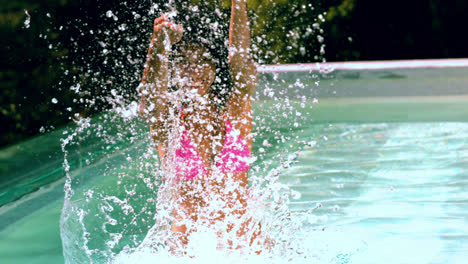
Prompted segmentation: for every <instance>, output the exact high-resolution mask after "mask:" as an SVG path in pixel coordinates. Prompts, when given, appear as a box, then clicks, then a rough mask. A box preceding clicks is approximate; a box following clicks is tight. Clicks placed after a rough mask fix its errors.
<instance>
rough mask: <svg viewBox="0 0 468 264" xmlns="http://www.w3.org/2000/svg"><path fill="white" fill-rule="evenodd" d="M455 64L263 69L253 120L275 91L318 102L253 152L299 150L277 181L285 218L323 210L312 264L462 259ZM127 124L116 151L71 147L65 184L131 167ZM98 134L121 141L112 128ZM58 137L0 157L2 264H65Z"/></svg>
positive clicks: (460, 113)
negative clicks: (289, 195) (283, 191)
mask: <svg viewBox="0 0 468 264" xmlns="http://www.w3.org/2000/svg"><path fill="white" fill-rule="evenodd" d="M437 62H440V61H437ZM458 62H459V61H458ZM462 62H463V61H462ZM464 63H465V64H463V63H462V64H461V65H453V64H448V62H447V63H446V64H443V65H439V66H438V67H420V66H418V65H416V66H411V65H410V63H408V62H406V63H402V64H400V65H394V66H393V67H390V66H391V65H392V63H382V64H381V65H379V64H378V63H374V64H365V65H363V64H361V65H362V66H361V68H359V67H357V66H353V65H352V64H347V66H346V65H344V66H339V65H338V66H337V65H332V66H333V67H335V68H337V70H335V71H333V72H329V71H328V69H327V66H326V65H325V66H323V65H322V68H321V71H322V73H320V70H319V71H309V70H310V68H307V67H315V66H314V65H313V66H310V65H309V66H307V65H306V66H301V67H302V68H301V67H297V66H294V67H290V68H271V67H270V68H268V69H266V70H265V73H263V74H262V75H261V78H260V80H261V85H260V87H261V89H259V91H258V98H257V103H256V105H255V111H256V115H257V116H262V117H268V112H266V110H265V109H268V107H266V106H268V105H269V104H273V103H274V102H270V101H269V98H271V97H267V96H264V95H265V94H266V93H269V92H271V91H273V92H274V91H275V89H276V87H279V86H281V87H284V86H290V87H291V89H289V90H287V91H289V92H290V93H289V94H288V93H286V94H281V95H278V96H283V97H287V98H291V99H295V98H300V96H301V93H308V96H310V93H312V94H313V96H312V97H316V98H317V100H318V102H317V101H315V100H310V101H307V102H305V106H304V108H302V109H305V110H300V111H303V112H310V113H311V116H310V120H311V121H310V122H308V123H306V124H299V125H298V126H297V127H295V126H293V124H290V123H289V121H288V118H289V113H288V116H287V117H286V118H284V119H281V120H280V121H270V122H268V125H269V126H270V127H273V128H277V129H282V128H290V127H295V128H294V130H292V131H291V132H290V133H291V135H294V137H293V136H291V138H290V139H287V138H286V139H285V140H284V141H283V142H281V143H277V144H273V146H271V147H269V148H266V147H265V146H263V144H262V142H264V141H265V139H268V137H270V136H272V135H269V134H268V133H263V134H261V135H260V137H259V138H257V140H256V143H255V150H254V151H255V153H259V152H261V151H262V150H261V149H262V148H266V150H263V151H265V152H266V153H267V154H265V155H264V156H263V157H264V159H268V157H270V156H274V155H276V154H278V152H280V151H282V148H281V146H282V145H294V146H293V147H292V148H293V149H297V151H296V153H297V157H295V158H294V160H293V162H292V163H291V164H290V166H288V168H286V169H284V170H282V172H281V177H280V179H281V181H282V182H283V183H286V184H287V185H289V186H290V187H291V188H292V189H293V190H295V191H297V192H298V193H299V195H297V196H296V197H295V198H294V199H292V200H291V203H290V208H291V209H292V210H293V211H303V210H309V209H311V208H315V207H316V206H317V204H320V205H321V207H320V208H318V209H316V210H315V211H314V214H312V215H311V216H310V217H309V218H308V219H307V221H308V222H309V225H310V227H311V230H310V233H305V234H304V235H308V234H312V235H313V236H314V237H315V243H317V245H318V244H320V245H319V246H317V250H318V251H319V250H325V249H324V248H327V249H326V250H325V251H327V252H326V253H323V252H322V253H317V254H318V255H320V254H322V255H321V260H324V259H325V260H327V259H328V262H327V261H324V262H326V263H330V262H331V263H346V261H348V263H349V262H352V263H389V262H392V263H408V262H410V263H464V261H466V259H468V253H467V252H468V238H467V236H466V234H468V218H467V217H468V216H467V212H468V211H467V210H468V200H467V198H466V197H467V196H466V194H467V191H468V175H467V174H468V104H467V103H468V63H467V62H466V60H465V61H464ZM435 64H436V63H434V62H423V63H422V65H425V66H427V65H435ZM355 65H357V64H355ZM373 65H374V66H373ZM389 65H390V66H389ZM405 65H406V66H405ZM451 66H453V67H451ZM455 66H456V67H455ZM298 68H299V69H298ZM298 70H300V71H298ZM315 75H316V76H315ZM298 79H299V80H302V81H303V82H311V87H314V89H307V90H306V89H300V88H299V89H298V88H297V87H296V86H294V84H295V83H296V81H297V80H298ZM315 82H317V84H315ZM309 110H310V111H309ZM97 119H98V118H97ZM96 122H100V121H99V120H97V121H96ZM102 122H105V121H102ZM133 125H134V126H135V128H136V131H141V133H140V134H138V133H137V134H126V133H123V134H122V135H120V136H121V137H123V138H126V140H123V141H118V142H119V143H118V144H116V145H114V148H115V149H112V150H108V149H102V148H101V145H99V142H100V140H99V138H98V137H96V138H93V137H89V138H88V139H87V141H86V142H87V144H82V145H80V144H76V145H74V146H71V148H70V150H69V156H68V160H69V162H70V165H71V166H72V169H73V170H72V171H71V173H73V174H74V175H75V176H77V177H78V178H79V179H81V180H82V181H83V182H86V184H88V185H92V184H96V182H101V183H102V181H105V179H104V180H103V179H102V178H101V179H100V178H97V177H94V176H96V175H103V174H105V172H106V171H105V169H106V166H108V164H110V163H112V164H123V163H124V162H127V161H128V160H127V158H128V156H129V155H130V156H138V150H139V148H142V147H143V145H144V142H145V141H144V138H147V134H145V133H146V132H145V131H146V128H145V126H144V125H143V124H141V123H139V122H136V121H135V122H134V123H133ZM103 126H104V127H105V128H106V129H107V130H115V131H119V130H120V131H121V130H123V128H122V127H119V126H121V125H119V123H118V122H115V123H110V124H107V123H103ZM300 130H303V131H304V132H303V133H299V131H300ZM66 131H67V129H66V128H64V129H62V130H57V131H55V132H52V133H50V134H46V135H42V136H39V137H37V138H34V139H31V140H29V141H26V142H23V143H20V144H18V145H14V146H10V147H8V148H5V149H2V150H1V151H0V162H1V164H2V165H1V169H2V171H1V173H2V179H8V180H6V181H4V182H2V184H1V185H0V194H1V196H0V204H1V205H2V207H0V251H1V252H0V255H1V256H2V259H3V260H5V263H63V262H64V259H63V256H62V242H61V238H60V230H59V219H60V211H61V208H62V205H63V185H64V179H63V171H62V163H63V153H62V151H61V148H60V142H59V141H58V139H59V138H63V137H64V136H66V135H64V133H65V132H66ZM115 134H118V132H116V133H115ZM296 135H297V136H298V137H297V138H296V137H295V136H296ZM93 142H94V143H93ZM276 147H278V148H276ZM109 153H112V154H111V155H109ZM123 154H125V155H123ZM117 167H118V166H117ZM115 173H118V172H115ZM141 232H143V231H141ZM311 243H312V242H311ZM356 245H359V246H356ZM350 252H352V254H350ZM345 253H346V254H347V255H346V254H345Z"/></svg>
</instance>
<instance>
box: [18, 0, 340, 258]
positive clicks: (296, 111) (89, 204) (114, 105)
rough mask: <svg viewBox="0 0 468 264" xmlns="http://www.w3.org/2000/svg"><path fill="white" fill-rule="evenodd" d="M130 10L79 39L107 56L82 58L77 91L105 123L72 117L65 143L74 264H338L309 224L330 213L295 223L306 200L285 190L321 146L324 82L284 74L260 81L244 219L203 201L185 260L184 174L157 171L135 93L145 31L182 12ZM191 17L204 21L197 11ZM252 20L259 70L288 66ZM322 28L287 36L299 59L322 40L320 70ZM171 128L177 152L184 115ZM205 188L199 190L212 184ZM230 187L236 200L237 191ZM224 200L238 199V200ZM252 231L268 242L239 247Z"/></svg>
mask: <svg viewBox="0 0 468 264" xmlns="http://www.w3.org/2000/svg"><path fill="white" fill-rule="evenodd" d="M272 3H274V1H265V3H264V4H265V5H266V6H268V5H271V4H272ZM121 6H125V7H126V9H123V8H120V9H115V10H107V11H106V12H105V13H103V14H102V19H103V21H105V23H107V24H108V27H107V28H106V29H102V30H99V32H94V31H93V32H89V31H88V32H86V31H83V32H81V33H82V34H90V35H93V36H94V38H95V41H96V42H97V43H98V44H99V46H100V47H101V50H100V52H99V53H98V54H94V55H93V56H92V57H91V58H78V60H79V61H78V62H77V64H78V63H81V64H80V65H88V66H89V69H88V70H83V68H82V71H81V72H79V73H80V74H76V75H74V77H73V79H74V80H76V82H75V83H74V84H73V85H72V86H71V88H70V89H72V90H73V91H75V92H76V94H77V95H78V96H79V98H80V99H78V101H79V102H77V103H81V104H82V105H83V106H84V108H92V109H96V110H99V112H100V113H99V114H95V115H93V116H92V117H90V116H86V114H84V113H74V114H73V116H72V118H73V120H74V122H75V123H76V128H75V129H73V130H70V131H67V132H66V134H65V135H64V138H63V139H62V150H63V153H64V163H63V165H64V169H65V174H66V183H65V188H64V189H65V202H64V206H63V210H62V216H61V234H62V241H63V248H64V256H65V259H66V262H67V263H136V262H138V263H201V262H207V263H211V262H213V259H216V261H217V263H239V262H242V263H250V262H252V263H266V262H268V263H289V262H290V263H311V262H327V263H329V262H330V261H331V260H333V259H334V258H336V256H337V252H333V251H332V250H330V248H329V247H328V245H329V242H326V241H325V240H324V239H323V238H321V235H320V234H321V230H322V229H321V228H319V227H317V226H316V225H314V222H315V221H313V220H311V219H314V218H313V215H314V212H315V211H316V210H318V209H319V208H320V207H321V205H320V204H317V205H315V204H312V205H310V206H309V207H308V209H304V210H300V211H292V210H291V209H290V208H289V206H288V205H289V204H290V201H291V199H292V200H300V199H301V193H299V192H297V191H294V190H292V189H291V188H289V186H288V185H287V184H284V183H283V182H284V181H282V177H284V175H285V174H287V173H288V171H290V170H291V168H293V167H294V166H296V163H297V160H298V158H299V157H300V155H301V153H302V151H303V150H305V149H310V148H313V145H314V142H315V141H314V139H313V138H307V137H305V136H304V130H305V129H307V126H309V123H310V122H311V112H312V107H313V106H312V105H313V104H315V103H317V99H316V98H314V88H315V87H316V86H317V85H318V77H319V75H320V74H321V73H312V72H311V73H310V76H309V78H308V79H298V78H295V77H294V74H290V75H285V74H283V73H262V74H260V75H259V82H260V83H259V88H258V89H257V93H256V95H255V96H254V98H253V101H254V106H253V108H254V118H253V124H254V131H253V134H254V149H253V159H252V162H253V164H252V167H251V169H250V171H249V186H250V188H249V194H248V196H249V202H248V204H247V205H242V208H235V207H234V208H227V207H226V206H225V205H224V203H223V202H224V201H223V199H222V198H220V197H217V196H216V192H215V191H213V192H211V193H212V194H213V195H208V196H206V197H198V198H199V199H200V200H201V201H202V202H203V204H204V206H203V210H202V211H200V212H199V216H200V219H198V220H197V221H190V220H186V222H184V223H185V225H186V226H187V227H188V228H189V229H190V230H191V231H192V232H190V237H189V240H188V241H189V242H188V245H187V246H186V247H185V248H184V250H183V251H184V252H183V254H177V247H178V246H180V245H177V242H174V241H176V240H177V239H176V238H175V234H174V233H173V232H172V231H171V224H172V222H173V221H174V217H175V216H174V211H175V210H179V213H184V212H183V210H182V211H181V210H180V209H177V208H178V207H177V196H176V195H175V194H174V193H175V192H174V190H177V188H180V181H177V180H176V177H175V176H174V175H176V172H175V166H174V165H173V164H171V163H169V164H161V161H160V160H159V157H158V154H157V150H156V146H155V144H154V142H152V141H151V137H150V135H149V131H148V128H147V125H146V124H145V123H144V122H142V121H141V120H140V118H139V117H138V114H137V111H138V93H137V91H136V90H137V89H136V87H137V86H138V82H139V79H140V78H141V73H142V65H143V64H144V56H139V55H137V54H138V52H141V53H142V54H143V55H144V54H145V49H146V48H147V45H148V39H149V35H150V33H151V30H148V28H149V29H151V27H148V25H151V22H152V19H153V18H154V17H157V16H159V14H161V13H164V12H166V13H167V12H173V13H172V14H174V15H175V14H177V13H176V12H177V10H176V8H175V7H174V6H175V4H174V3H172V1H169V3H166V4H160V5H159V4H155V3H151V4H150V5H149V8H146V9H141V8H140V9H138V8H135V7H139V6H138V5H136V6H135V5H131V4H130V3H127V2H123V3H121ZM132 8H135V9H134V10H133V9H132ZM191 8H193V10H194V12H196V11H197V8H198V7H197V6H196V5H194V6H192V7H191ZM122 10H124V11H122ZM311 10H313V7H312V6H311V5H310V4H309V5H299V6H298V7H297V10H296V13H295V15H296V16H300V15H301V14H307V12H310V11H311ZM145 12H146V14H145ZM213 12H215V13H216V14H217V15H218V16H219V17H220V18H221V19H225V20H226V18H228V14H227V12H226V11H225V10H223V9H221V8H216V9H214V11H213ZM301 12H302V13H301ZM200 19H201V20H202V21H205V25H206V27H212V28H214V29H217V28H218V27H220V25H219V23H218V22H216V21H207V20H206V19H205V18H203V16H201V17H200ZM252 20H253V22H254V23H253V25H252V27H253V31H254V35H253V44H252V50H253V52H254V54H255V60H256V61H257V62H260V63H263V62H265V61H268V62H280V61H281V59H282V58H276V57H275V54H274V53H272V52H270V51H268V50H267V49H265V47H268V46H269V45H271V42H273V41H275V40H274V39H270V37H269V36H268V35H266V34H265V33H264V32H262V31H261V29H262V28H265V24H266V22H261V21H258V18H257V17H256V16H255V14H253V15H252ZM314 21H315V22H314V23H312V24H305V25H302V26H297V27H295V28H293V29H292V30H291V31H290V32H289V33H288V37H289V41H288V43H289V44H288V45H289V46H287V47H288V49H290V50H291V54H293V53H294V52H297V53H298V54H301V53H302V54H305V53H306V50H305V47H302V46H300V45H299V44H298V43H299V39H300V38H307V37H310V36H315V37H316V39H317V41H318V43H320V45H319V51H318V54H317V55H316V57H315V58H316V59H319V60H323V58H324V54H325V51H324V48H325V45H324V44H323V42H324V41H323V37H322V33H323V32H322V31H321V29H320V22H321V21H323V16H322V15H321V14H320V15H318V16H317V17H316V18H315V19H314ZM262 23H263V24H262ZM25 25H26V24H25ZM226 25H227V24H226ZM83 28H86V26H84V27H83ZM137 31H138V32H140V33H139V36H141V32H147V31H148V33H149V34H146V33H145V34H143V35H144V36H147V38H142V39H139V38H137V35H138V34H137V33H135V32H137ZM255 31H257V32H255ZM116 35H118V37H117V38H116V37H115V36H116ZM282 45H283V44H282ZM289 47H290V48H289ZM77 48H78V47H77ZM265 50H267V51H265ZM83 62H85V63H84V64H83ZM96 64H97V65H96ZM97 69H98V70H97ZM172 96H173V97H174V98H175V99H174V100H176V101H177V100H179V101H180V100H181V98H182V97H183V96H187V94H181V93H180V92H179V93H177V92H174V93H173V95H172ZM188 96H190V94H189V95H188ZM193 96H196V95H193ZM169 116H170V118H169V119H170V120H169V121H171V122H172V123H173V124H176V125H172V126H170V125H169V123H170V122H169V121H168V129H170V133H169V134H170V135H171V136H170V137H169V141H170V142H171V143H170V144H169V145H170V146H177V142H180V131H179V130H178V128H179V127H180V126H179V125H177V122H178V120H179V119H178V117H177V114H176V113H175V112H173V113H171V114H170V115H169ZM174 151H175V147H174V148H173V149H169V150H168V154H167V155H172V153H173V152H174ZM214 177H215V178H216V173H214ZM197 184H199V185H200V186H202V185H203V182H197ZM226 186H230V187H232V188H233V189H235V188H236V185H235V184H233V183H231V185H229V184H227V185H226ZM202 187H203V186H202ZM225 191H226V192H229V191H231V192H232V193H235V192H234V190H229V188H228V189H226V190H225ZM204 193H207V192H204ZM208 193H210V192H208ZM239 209H242V210H245V214H244V215H242V216H241V217H240V216H239V215H236V214H235V211H236V210H239ZM220 212H221V213H223V214H225V215H226V216H225V217H224V219H223V221H217V222H216V221H215V223H216V224H213V219H214V218H216V217H213V215H216V214H218V213H220ZM185 213H187V212H185ZM186 219H190V218H189V217H188V218H186ZM246 224H247V225H250V228H249V229H248V230H251V231H252V232H255V231H258V230H259V229H260V230H261V235H260V236H258V238H257V240H256V242H255V243H251V242H250V240H249V239H245V238H244V239H239V238H238V237H237V235H236V234H237V232H235V230H239V229H241V228H243V226H244V225H246ZM226 230H231V232H227V231H226ZM232 230H234V231H232ZM247 237H249V236H247ZM250 237H252V234H251V236H250ZM241 259H242V261H240V260H241ZM158 261H159V262H158Z"/></svg>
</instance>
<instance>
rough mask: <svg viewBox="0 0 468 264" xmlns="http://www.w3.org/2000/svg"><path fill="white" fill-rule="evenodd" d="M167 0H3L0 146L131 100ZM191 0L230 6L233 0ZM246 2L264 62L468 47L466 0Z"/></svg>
mask: <svg viewBox="0 0 468 264" xmlns="http://www.w3.org/2000/svg"><path fill="white" fill-rule="evenodd" d="M165 2H166V3H167V2H168V1H157V0H153V1H150V0H140V1H123V0H120V1H111V0H15V1H10V0H2V2H1V5H0V32H1V36H2V37H1V40H0V41H1V42H0V58H1V60H0V93H1V97H0V122H1V124H2V125H1V127H0V147H1V146H6V145H9V144H13V143H16V142H18V141H21V140H24V139H26V138H28V137H31V136H34V135H36V134H38V133H44V132H47V131H50V130H53V129H54V128H56V127H58V126H61V125H63V124H65V123H67V122H70V121H71V119H73V117H74V116H75V115H89V114H92V113H95V112H98V111H102V109H105V108H106V107H108V105H107V103H106V100H96V98H97V97H100V98H106V96H109V95H111V94H113V93H114V95H115V92H113V90H114V91H115V89H118V91H119V95H121V97H122V98H121V101H122V102H124V103H125V102H130V101H132V100H134V99H135V87H136V86H137V85H138V82H139V79H140V77H141V72H142V67H143V60H144V58H145V55H146V49H147V44H148V42H149V39H150V37H151V24H152V21H153V19H154V18H155V17H157V16H158V15H159V12H160V11H167V7H164V3H165ZM192 2H194V3H197V2H203V3H205V4H208V5H211V6H213V7H218V8H219V10H221V12H224V13H226V14H228V13H229V5H230V0H208V1H196V0H193V1H192ZM248 4H249V8H250V19H251V21H252V39H253V43H254V47H255V52H256V59H257V61H258V62H259V63H262V64H277V63H311V62H321V61H324V60H326V61H353V60H394V59H427V58H461V57H468V51H467V48H466V47H468V41H467V36H466V30H465V24H464V22H463V21H464V18H463V17H464V15H465V13H466V12H467V11H468V1H464V0H412V1H403V0H393V1H387V2H385V1H374V0H327V1H325V0H295V1H294V0H248ZM155 5H156V6H155ZM151 10H156V11H155V12H153V13H152V12H151ZM227 18H228V16H226V19H227ZM226 23H227V20H226ZM121 91H127V92H121Z"/></svg>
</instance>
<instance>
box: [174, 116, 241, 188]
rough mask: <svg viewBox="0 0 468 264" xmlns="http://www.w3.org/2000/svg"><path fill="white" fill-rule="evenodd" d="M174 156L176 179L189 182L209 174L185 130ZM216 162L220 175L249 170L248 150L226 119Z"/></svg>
mask: <svg viewBox="0 0 468 264" xmlns="http://www.w3.org/2000/svg"><path fill="white" fill-rule="evenodd" d="M236 132H237V133H236ZM175 156H176V157H175V166H176V178H177V179H187V180H189V179H193V178H195V177H203V176H205V175H208V174H209V173H208V170H207V168H206V166H205V163H204V162H203V160H202V159H201V158H200V155H199V154H198V152H197V149H196V148H195V146H194V145H193V144H192V142H191V140H190V138H189V136H188V134H187V131H186V130H184V131H183V133H182V138H181V146H180V148H178V149H177V150H176V153H175ZM216 161H217V162H216V167H217V168H218V169H219V170H220V171H221V172H222V173H239V172H244V171H247V170H249V168H250V151H249V148H248V147H247V145H246V144H245V143H244V140H243V139H242V137H241V136H240V134H239V131H236V130H234V129H233V128H232V125H231V123H230V122H229V120H228V119H227V118H226V136H225V139H224V145H223V149H222V151H221V154H220V155H219V156H218V157H217V158H216Z"/></svg>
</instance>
